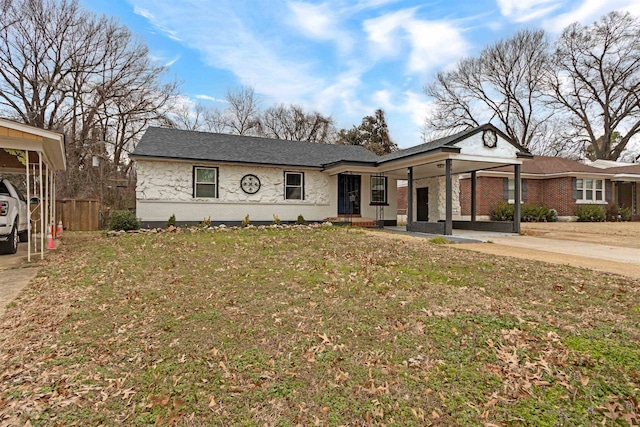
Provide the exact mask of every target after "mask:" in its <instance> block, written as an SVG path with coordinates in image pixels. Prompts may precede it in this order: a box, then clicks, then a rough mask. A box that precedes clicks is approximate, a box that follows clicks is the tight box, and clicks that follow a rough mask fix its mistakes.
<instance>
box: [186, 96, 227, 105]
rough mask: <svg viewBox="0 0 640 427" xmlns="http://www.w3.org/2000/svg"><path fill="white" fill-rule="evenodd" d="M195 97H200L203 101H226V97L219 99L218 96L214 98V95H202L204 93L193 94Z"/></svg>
mask: <svg viewBox="0 0 640 427" xmlns="http://www.w3.org/2000/svg"><path fill="white" fill-rule="evenodd" d="M194 98H195V99H202V100H203V101H211V102H221V103H226V102H227V100H226V99H220V98H216V97H215V96H209V95H204V94H197V95H194Z"/></svg>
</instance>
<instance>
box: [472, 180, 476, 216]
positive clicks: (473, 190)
mask: <svg viewBox="0 0 640 427" xmlns="http://www.w3.org/2000/svg"><path fill="white" fill-rule="evenodd" d="M471 222H476V171H473V172H471Z"/></svg>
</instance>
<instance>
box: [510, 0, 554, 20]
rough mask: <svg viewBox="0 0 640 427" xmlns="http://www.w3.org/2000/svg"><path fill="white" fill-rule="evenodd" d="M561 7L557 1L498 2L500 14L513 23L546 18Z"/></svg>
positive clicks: (515, 0)
mask: <svg viewBox="0 0 640 427" xmlns="http://www.w3.org/2000/svg"><path fill="white" fill-rule="evenodd" d="M560 6H561V2H560V1H559V0H498V7H499V8H500V13H502V15H503V16H505V17H506V18H508V19H510V20H512V21H515V22H528V21H531V20H534V19H538V18H541V17H543V16H547V15H548V14H550V13H551V12H553V11H554V10H556V9H558V8H559V7H560Z"/></svg>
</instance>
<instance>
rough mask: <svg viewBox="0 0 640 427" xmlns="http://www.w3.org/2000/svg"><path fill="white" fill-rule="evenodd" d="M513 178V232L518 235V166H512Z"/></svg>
mask: <svg viewBox="0 0 640 427" xmlns="http://www.w3.org/2000/svg"><path fill="white" fill-rule="evenodd" d="M513 168H514V171H513V178H514V181H515V186H514V189H513V190H514V191H513V192H514V195H513V232H514V233H518V234H520V198H521V196H522V195H521V194H520V188H521V184H522V183H521V182H520V165H514V167H513Z"/></svg>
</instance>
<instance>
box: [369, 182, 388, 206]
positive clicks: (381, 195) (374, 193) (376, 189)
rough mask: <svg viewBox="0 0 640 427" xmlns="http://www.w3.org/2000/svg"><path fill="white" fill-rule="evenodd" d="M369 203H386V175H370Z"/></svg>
mask: <svg viewBox="0 0 640 427" xmlns="http://www.w3.org/2000/svg"><path fill="white" fill-rule="evenodd" d="M371 204H372V205H386V204H387V177H386V176H372V177H371Z"/></svg>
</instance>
